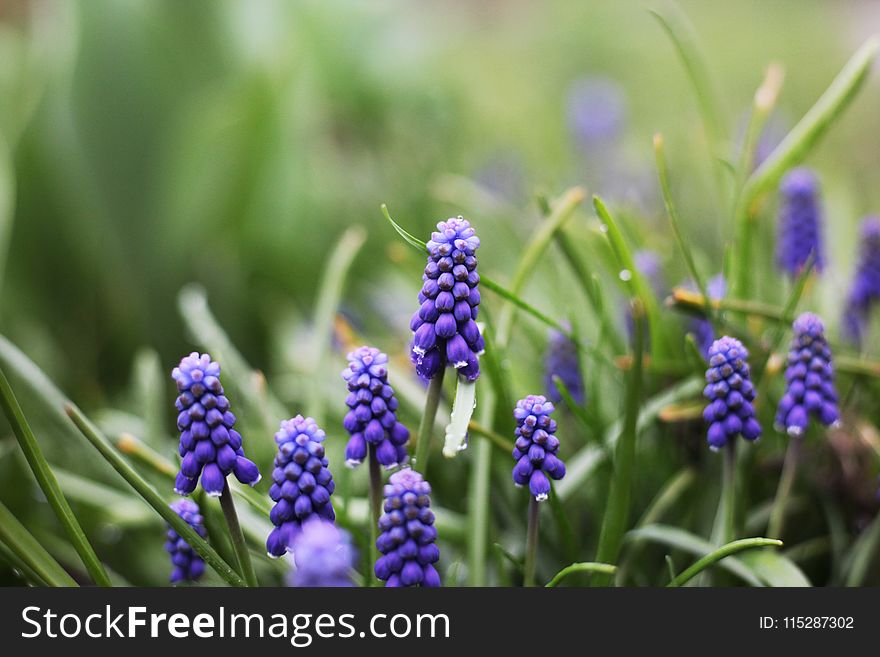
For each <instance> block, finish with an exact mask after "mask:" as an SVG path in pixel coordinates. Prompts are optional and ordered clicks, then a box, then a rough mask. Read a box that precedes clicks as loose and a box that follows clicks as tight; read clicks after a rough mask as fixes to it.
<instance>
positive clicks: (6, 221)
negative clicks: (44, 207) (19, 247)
mask: <svg viewBox="0 0 880 657" xmlns="http://www.w3.org/2000/svg"><path fill="white" fill-rule="evenodd" d="M14 219H15V168H14V165H13V162H12V152H11V149H10V148H9V144H8V143H7V141H6V140H5V139H4V138H3V136H2V135H0V290H2V289H3V280H4V278H5V272H6V256H7V250H8V249H7V247H8V245H9V236H10V234H11V233H12V222H13V220H14Z"/></svg>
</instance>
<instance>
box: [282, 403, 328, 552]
mask: <svg viewBox="0 0 880 657" xmlns="http://www.w3.org/2000/svg"><path fill="white" fill-rule="evenodd" d="M325 437H326V436H325V434H324V432H323V431H322V430H321V429H319V428H318V425H317V424H316V423H315V421H314V420H313V419H312V418H310V417H307V418H304V417H303V416H302V415H297V416H296V417H294V418H291V419H289V420H285V421H284V422H282V423H281V429H280V430H279V431H278V432H277V433H276V434H275V442H276V443H277V444H278V454H276V456H275V469H274V470H273V471H272V482H273V483H272V486H271V487H270V488H269V497H271V498H272V500H273V501H274V502H275V506H274V507H272V511H271V512H270V513H269V519H270V520H271V521H272V524H273V525H275V529H273V530H272V531H271V533H270V534H269V538H268V539H267V540H266V550H267V551H268V553H269V556H271V557H280V556H282V555H283V554H284V553H285V552H287V551H288V550H289V549H290V546H291V545H292V544H293V541H294V539H296V536H297V534H299V532H300V529H301V527H302V525H303V523H305V522H306V521H307V520H309V519H312V518H321V519H324V520H328V521H333V520H335V519H336V514H335V513H334V511H333V504H331V502H330V495H331V494H332V493H333V488H334V484H333V475H331V474H330V470H329V469H328V468H327V458H326V457H325V456H324V445H323V444H322V443H323V442H324V438H325Z"/></svg>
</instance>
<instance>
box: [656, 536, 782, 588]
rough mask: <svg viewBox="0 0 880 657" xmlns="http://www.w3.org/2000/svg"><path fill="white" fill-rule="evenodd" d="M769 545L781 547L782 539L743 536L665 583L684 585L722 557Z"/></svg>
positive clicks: (671, 585) (673, 585)
mask: <svg viewBox="0 0 880 657" xmlns="http://www.w3.org/2000/svg"><path fill="white" fill-rule="evenodd" d="M770 546H773V547H781V546H782V541H779V540H776V539H773V538H743V539H740V540H738V541H733V542H732V543H728V544H727V545H722V546H721V547H720V548H718V549H717V550H714V551H713V552H710V553H709V554H707V555H706V556H704V557H703V558H702V559H700V560H698V561H697V562H696V563H694V564H693V565H692V566H690V567H689V568H687V569H686V570H684V571H683V572H682V573H681V574H679V575H677V576H676V577H674V578H673V579H672V581H671V582H669V584H667V586H669V587H677V586H684V585H685V584H687V583H688V582H689V581H691V580H692V579H693V578H694V577H696V576H697V575H699V574H700V573H701V572H703V571H704V570H706V569H707V568H710V567H711V566H713V565H715V564H716V563H718V562H719V561H721V560H722V559H725V558H727V557H729V556H731V555H733V554H737V553H738V552H742V551H743V550H751V549H754V548H759V547H770Z"/></svg>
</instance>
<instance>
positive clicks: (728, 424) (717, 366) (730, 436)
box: [703, 335, 761, 450]
mask: <svg viewBox="0 0 880 657" xmlns="http://www.w3.org/2000/svg"><path fill="white" fill-rule="evenodd" d="M748 357H749V352H748V351H747V350H746V348H745V347H744V346H743V345H742V343H741V342H740V341H739V340H737V339H736V338H731V337H728V336H726V335H725V336H724V337H722V338H720V339H718V340H716V341H715V342H713V343H712V346H711V347H710V348H709V369H708V370H706V381H707V385H706V387H705V389H704V390H703V395H704V396H705V397H706V398H707V399H708V400H709V405H708V406H706V409H705V410H704V411H703V418H704V419H705V420H706V422H708V423H709V432H708V439H709V447H711V448H712V449H715V450H717V449H720V448H721V447H724V446H725V445H726V444H727V443H728V442H729V441H732V440H734V439H735V438H736V436H737V434H739V435H742V437H743V438H745V439H746V440H757V439H758V438H760V436H761V425H760V424H758V420H757V419H755V408H754V406H752V402H753V401H755V386H754V385H753V384H752V381H751V379H750V377H749V365H748V363H747V362H746V359H747V358H748Z"/></svg>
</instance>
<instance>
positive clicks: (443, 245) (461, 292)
mask: <svg viewBox="0 0 880 657" xmlns="http://www.w3.org/2000/svg"><path fill="white" fill-rule="evenodd" d="M426 246H427V249H428V264H427V265H425V273H424V275H423V276H422V280H423V281H424V284H423V285H422V289H421V291H420V292H419V303H420V304H421V307H420V308H419V310H418V311H417V312H416V313H415V314H414V315H413V318H412V321H411V322H410V328H411V329H412V330H413V331H414V336H413V343H412V359H413V362H414V363H415V366H416V371H417V372H418V374H419V376H421V377H422V378H423V379H433V378H434V376H435V375H436V374H437V372H439V371H440V369H441V368H443V367H445V366H446V365H451V366H452V367H454V368H455V369H456V370H458V372H459V374H460V375H461V376H463V377H464V378H466V379H467V380H468V381H475V380H476V379H477V377H478V376H479V375H480V364H479V362H478V360H477V357H478V356H479V355H480V354H481V353H482V352H483V349H484V343H483V336H482V335H481V334H480V329H479V328H478V327H477V323H476V319H477V310H478V306H479V305H480V289H479V283H480V275H479V274H478V273H477V256H476V255H475V253H476V250H477V249H478V248H479V247H480V239H479V238H478V237H477V236H476V234H475V233H474V229H473V228H471V225H470V222H468V221H467V219H463V218H462V217H453V218H451V219H447V220H446V221H441V222H440V223H438V224H437V232H434V233H432V234H431V239H430V240H429V241H428V243H427V245H426Z"/></svg>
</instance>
